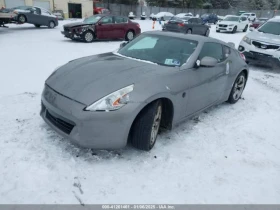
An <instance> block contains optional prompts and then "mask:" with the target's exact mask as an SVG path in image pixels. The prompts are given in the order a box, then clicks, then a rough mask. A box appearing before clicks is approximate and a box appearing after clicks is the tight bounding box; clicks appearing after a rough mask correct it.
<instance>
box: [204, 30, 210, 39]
mask: <svg viewBox="0 0 280 210" xmlns="http://www.w3.org/2000/svg"><path fill="white" fill-rule="evenodd" d="M209 34H210V30H209V29H207V31H206V32H205V36H207V37H208V36H209Z"/></svg>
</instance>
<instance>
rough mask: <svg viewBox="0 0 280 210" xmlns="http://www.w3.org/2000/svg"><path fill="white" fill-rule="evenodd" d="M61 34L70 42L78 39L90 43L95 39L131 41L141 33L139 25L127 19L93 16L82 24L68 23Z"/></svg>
mask: <svg viewBox="0 0 280 210" xmlns="http://www.w3.org/2000/svg"><path fill="white" fill-rule="evenodd" d="M63 28H64V31H62V32H61V33H62V34H63V35H64V36H65V37H67V38H70V39H72V40H74V39H80V40H83V41H85V42H92V41H93V40H95V39H99V40H106V39H110V40H112V39H125V40H127V41H130V40H132V39H133V38H134V37H135V36H137V35H138V34H140V33H141V29H140V25H139V24H138V23H135V22H132V21H131V20H129V19H128V18H127V17H123V16H114V15H105V14H100V15H93V16H91V17H88V18H86V19H85V20H84V21H83V22H77V23H70V24H66V25H64V26H63Z"/></svg>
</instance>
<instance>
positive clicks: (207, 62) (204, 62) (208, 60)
mask: <svg viewBox="0 0 280 210" xmlns="http://www.w3.org/2000/svg"><path fill="white" fill-rule="evenodd" d="M217 63H218V61H217V59H215V58H212V57H208V56H205V57H204V58H202V59H201V61H200V63H199V64H200V65H199V66H205V67H214V66H216V65H217Z"/></svg>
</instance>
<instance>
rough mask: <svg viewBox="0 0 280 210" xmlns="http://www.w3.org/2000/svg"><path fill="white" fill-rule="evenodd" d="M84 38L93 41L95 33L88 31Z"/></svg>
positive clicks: (86, 40)
mask: <svg viewBox="0 0 280 210" xmlns="http://www.w3.org/2000/svg"><path fill="white" fill-rule="evenodd" d="M83 40H84V41H85V42H87V43H91V42H93V40H94V34H93V33H92V32H91V31H89V30H88V31H86V32H84V34H83Z"/></svg>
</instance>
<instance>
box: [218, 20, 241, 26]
mask: <svg viewBox="0 0 280 210" xmlns="http://www.w3.org/2000/svg"><path fill="white" fill-rule="evenodd" d="M237 23H238V22H236V21H226V20H222V21H220V22H219V24H226V25H229V24H234V25H235V24H237Z"/></svg>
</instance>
